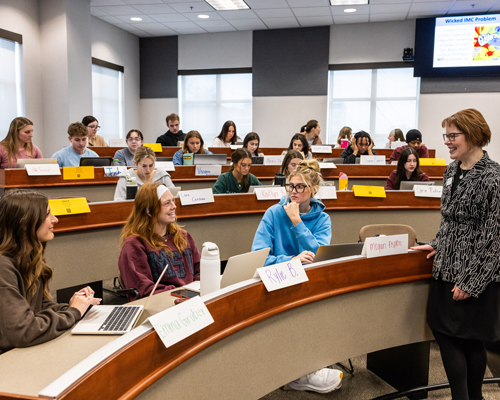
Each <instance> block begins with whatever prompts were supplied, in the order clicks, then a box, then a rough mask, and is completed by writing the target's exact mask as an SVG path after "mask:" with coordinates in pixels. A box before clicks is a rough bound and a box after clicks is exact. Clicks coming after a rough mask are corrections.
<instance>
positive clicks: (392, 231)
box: [359, 224, 417, 248]
mask: <svg viewBox="0 0 500 400" xmlns="http://www.w3.org/2000/svg"><path fill="white" fill-rule="evenodd" d="M405 233H407V234H408V248H410V247H412V246H415V243H416V241H417V233H416V232H415V229H413V228H412V227H411V226H409V225H401V224H377V225H366V226H363V227H362V228H361V230H360V231H359V240H361V241H362V242H364V241H365V239H366V238H367V237H373V236H375V235H386V236H389V235H403V234H405Z"/></svg>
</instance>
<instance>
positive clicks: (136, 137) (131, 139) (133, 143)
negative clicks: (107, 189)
mask: <svg viewBox="0 0 500 400" xmlns="http://www.w3.org/2000/svg"><path fill="white" fill-rule="evenodd" d="M126 140H127V147H125V148H124V149H120V150H118V151H117V152H116V153H115V155H114V157H113V160H118V161H115V162H114V164H115V165H122V166H127V167H132V166H133V165H134V155H135V151H136V150H137V149H138V148H139V147H141V146H142V142H143V140H144V136H142V132H141V131H140V130H138V129H132V130H130V131H129V132H128V133H127V137H126Z"/></svg>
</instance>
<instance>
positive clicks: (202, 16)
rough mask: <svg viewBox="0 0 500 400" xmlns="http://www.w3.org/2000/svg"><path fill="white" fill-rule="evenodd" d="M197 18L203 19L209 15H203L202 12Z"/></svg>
mask: <svg viewBox="0 0 500 400" xmlns="http://www.w3.org/2000/svg"><path fill="white" fill-rule="evenodd" d="M198 18H204V19H205V18H210V15H203V14H201V15H198Z"/></svg>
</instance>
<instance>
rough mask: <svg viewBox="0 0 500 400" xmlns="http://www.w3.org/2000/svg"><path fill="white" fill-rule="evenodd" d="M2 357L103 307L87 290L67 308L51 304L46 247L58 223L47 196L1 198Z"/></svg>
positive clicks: (20, 193)
mask: <svg viewBox="0 0 500 400" xmlns="http://www.w3.org/2000/svg"><path fill="white" fill-rule="evenodd" d="M0 220H1V221H2V223H1V224H0V298H1V301H0V354H1V353H3V352H6V351H8V350H11V349H13V348H16V347H28V346H34V345H36V344H40V343H45V342H48V341H49V340H51V339H54V338H56V337H57V336H59V335H61V334H62V333H64V331H65V330H67V329H69V328H71V326H73V324H75V322H77V321H78V320H79V319H80V318H81V317H82V315H83V314H85V312H86V311H87V308H88V307H89V306H90V305H95V304H99V302H100V299H97V298H94V297H93V295H94V292H93V291H92V289H91V288H89V287H86V288H84V289H82V290H80V291H79V292H77V293H75V294H74V295H73V297H71V299H70V301H69V304H58V303H56V302H54V301H53V300H52V296H51V295H50V290H49V281H50V279H51V278H52V269H50V267H49V266H48V265H47V264H46V262H45V246H46V244H47V242H48V241H50V240H52V239H53V238H54V232H53V227H54V224H56V223H57V218H56V217H54V216H53V215H52V213H51V212H50V206H49V201H48V199H47V197H46V196H45V195H43V194H42V193H39V192H36V191H34V190H12V191H8V192H6V193H5V194H4V195H3V196H2V197H1V198H0Z"/></svg>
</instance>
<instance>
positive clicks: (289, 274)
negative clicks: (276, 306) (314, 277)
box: [256, 259, 309, 292]
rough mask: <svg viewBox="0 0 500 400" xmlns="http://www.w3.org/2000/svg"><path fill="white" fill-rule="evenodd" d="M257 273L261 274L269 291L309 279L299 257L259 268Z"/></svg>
mask: <svg viewBox="0 0 500 400" xmlns="http://www.w3.org/2000/svg"><path fill="white" fill-rule="evenodd" d="M257 274H259V276H260V279H262V282H263V283H264V286H265V287H266V289H267V291H268V292H272V291H273V290H278V289H282V288H286V287H288V286H293V285H298V284H299V283H302V282H307V281H308V280H309V278H308V277H307V274H306V271H305V270H304V267H303V266H302V264H301V263H300V260H299V259H295V260H290V261H286V262H283V263H280V264H274V265H270V266H268V267H263V268H258V269H257V272H256V275H257Z"/></svg>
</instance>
